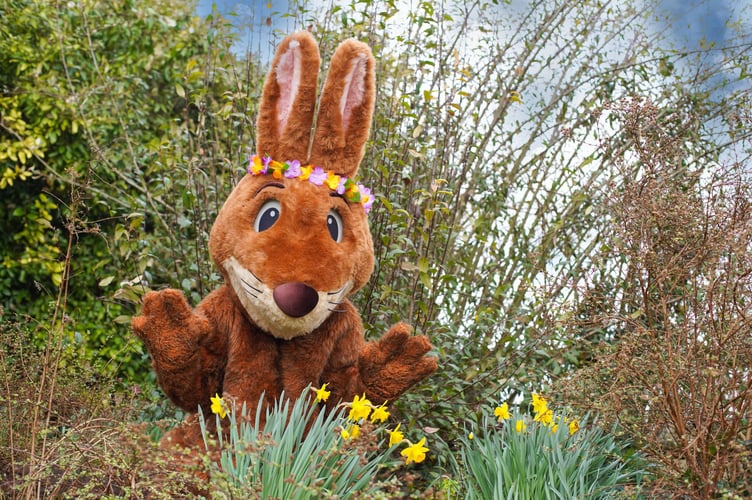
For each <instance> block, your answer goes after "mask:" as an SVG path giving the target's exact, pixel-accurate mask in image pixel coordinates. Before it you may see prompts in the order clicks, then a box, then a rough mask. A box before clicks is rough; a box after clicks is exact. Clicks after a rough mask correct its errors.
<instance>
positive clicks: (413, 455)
mask: <svg viewBox="0 0 752 500" xmlns="http://www.w3.org/2000/svg"><path fill="white" fill-rule="evenodd" d="M424 444H426V438H423V439H421V440H420V441H418V442H417V443H415V444H411V445H410V446H408V447H407V448H405V449H404V450H402V452H401V453H400V455H402V456H403V457H405V463H406V464H409V463H410V462H415V463H416V464H419V463H421V462H422V461H423V460H425V459H426V452H427V451H428V448H426V447H425V446H423V445H424Z"/></svg>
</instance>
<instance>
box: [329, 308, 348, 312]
mask: <svg viewBox="0 0 752 500" xmlns="http://www.w3.org/2000/svg"><path fill="white" fill-rule="evenodd" d="M327 310H328V311H329V312H333V313H343V312H347V310H346V309H337V308H336V307H335V308H331V309H327Z"/></svg>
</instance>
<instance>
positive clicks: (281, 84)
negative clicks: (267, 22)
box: [256, 31, 321, 162]
mask: <svg viewBox="0 0 752 500" xmlns="http://www.w3.org/2000/svg"><path fill="white" fill-rule="evenodd" d="M320 62H321V58H320V57H319V48H318V44H317V43H316V40H314V38H313V36H312V35H311V34H310V33H309V32H307V31H299V32H297V33H293V34H292V35H289V36H287V37H286V38H285V39H284V40H283V41H282V43H281V44H280V45H279V47H278V48H277V53H276V54H275V56H274V61H273V62H272V66H271V69H270V70H269V74H268V75H267V76H266V81H265V82H264V91H263V96H262V97H261V105H260V107H259V116H258V121H257V123H256V126H257V134H258V135H257V137H256V152H257V153H258V154H259V155H269V156H271V157H272V158H274V159H275V160H278V161H287V160H299V161H300V162H305V161H306V160H307V159H308V145H309V143H310V139H311V127H312V124H313V113H314V110H315V108H316V89H317V86H318V74H319V64H320Z"/></svg>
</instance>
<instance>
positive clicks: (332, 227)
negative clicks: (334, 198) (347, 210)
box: [326, 210, 343, 243]
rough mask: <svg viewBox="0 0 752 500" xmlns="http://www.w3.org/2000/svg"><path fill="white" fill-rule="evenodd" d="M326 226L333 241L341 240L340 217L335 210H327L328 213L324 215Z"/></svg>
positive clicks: (341, 227)
mask: <svg viewBox="0 0 752 500" xmlns="http://www.w3.org/2000/svg"><path fill="white" fill-rule="evenodd" d="M326 228H327V229H328V230H329V235H330V236H331V237H332V239H333V240H334V241H336V242H337V243H339V242H340V241H342V230H343V226H342V217H340V216H339V214H338V213H337V212H336V211H335V210H329V214H328V215H327V216H326Z"/></svg>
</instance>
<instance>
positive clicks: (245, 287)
mask: <svg viewBox="0 0 752 500" xmlns="http://www.w3.org/2000/svg"><path fill="white" fill-rule="evenodd" d="M243 290H245V293H247V294H248V295H250V296H251V297H253V298H254V299H257V298H258V296H259V295H260V292H259V291H258V290H256V289H255V288H253V287H250V288H249V287H248V285H245V284H244V285H243Z"/></svg>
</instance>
